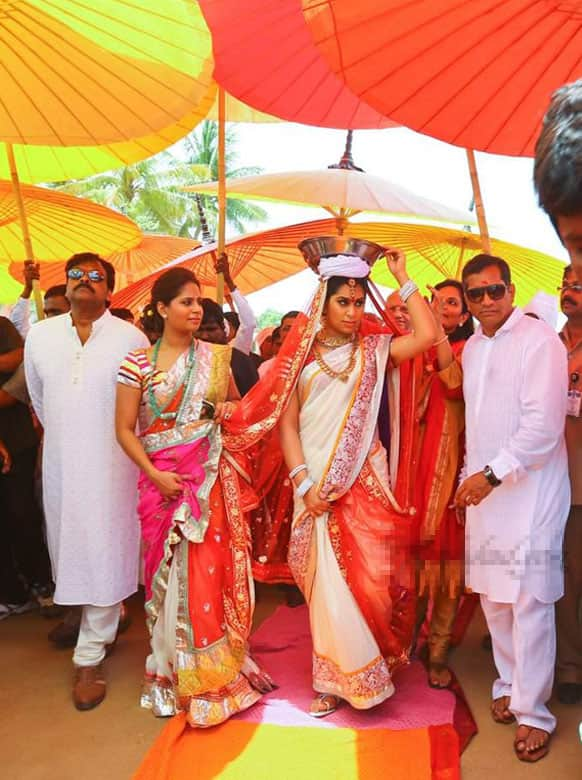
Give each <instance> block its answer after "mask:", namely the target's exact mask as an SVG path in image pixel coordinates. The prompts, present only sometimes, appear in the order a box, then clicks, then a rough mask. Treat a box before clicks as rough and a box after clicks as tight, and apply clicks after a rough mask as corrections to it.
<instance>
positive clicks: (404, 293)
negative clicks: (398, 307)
mask: <svg viewBox="0 0 582 780" xmlns="http://www.w3.org/2000/svg"><path fill="white" fill-rule="evenodd" d="M415 292H418V287H417V286H416V283H415V282H413V281H412V279H409V280H408V281H407V282H404V284H403V285H402V287H401V288H400V290H399V293H400V298H401V300H402V303H406V301H407V300H408V299H409V298H410V296H411V295H414V293H415Z"/></svg>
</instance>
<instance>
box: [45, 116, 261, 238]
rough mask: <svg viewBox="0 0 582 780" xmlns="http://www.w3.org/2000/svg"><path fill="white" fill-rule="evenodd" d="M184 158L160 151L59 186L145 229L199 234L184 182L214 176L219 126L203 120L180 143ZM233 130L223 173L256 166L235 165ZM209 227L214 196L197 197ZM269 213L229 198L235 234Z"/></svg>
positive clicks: (213, 226) (212, 224)
mask: <svg viewBox="0 0 582 780" xmlns="http://www.w3.org/2000/svg"><path fill="white" fill-rule="evenodd" d="M181 146H182V151H183V152H184V159H182V158H178V157H176V156H175V155H173V154H171V153H170V152H167V151H166V152H161V153H160V154H157V155H156V156H155V157H151V158H149V159H147V160H143V161H142V162H139V163H135V165H129V166H127V167H125V168H119V169H118V170H115V171H110V172H108V173H103V174H99V175H97V176H93V177H91V178H89V179H82V180H75V181H70V182H63V183H61V184H59V185H57V187H58V189H60V190H63V191H65V192H68V193H70V194H72V195H77V196H79V197H82V198H88V199H89V200H93V201H95V202H96V203H101V204H103V205H104V206H108V207H109V208H112V209H115V210H117V211H120V212H121V213H122V214H125V215H127V216H128V217H129V218H130V219H132V220H134V222H136V223H137V224H138V225H139V226H140V228H141V229H142V230H143V231H144V232H147V233H167V234H170V235H176V236H183V237H190V238H197V239H199V238H200V235H201V225H200V218H199V214H198V210H197V208H196V202H195V198H194V194H193V193H189V192H183V191H182V187H185V186H188V185H189V184H195V183H198V182H202V181H212V180H215V179H217V178H218V125H217V123H216V122H210V121H205V122H202V124H201V125H199V126H198V127H197V128H196V130H195V131H194V132H193V133H190V135H188V136H187V137H186V138H185V139H184V140H183V141H182V143H181ZM236 147H237V138H236V130H235V129H234V128H233V127H232V126H227V133H226V149H227V152H226V160H225V162H226V175H227V177H234V176H249V175H252V174H256V173H260V169H259V168H249V167H236V162H237V159H238V154H237V149H236ZM201 200H202V203H203V207H204V211H205V214H206V219H207V221H208V225H209V228H210V232H211V234H213V235H216V226H217V221H218V207H217V199H216V198H212V197H208V196H204V197H203V198H201ZM266 218H267V213H266V212H265V210H264V209H262V208H260V207H259V206H255V205H253V204H251V203H248V202H245V201H242V200H228V201H227V207H226V219H227V223H228V224H229V225H230V226H231V227H233V228H235V229H236V231H237V232H238V233H244V232H247V231H248V230H249V227H250V226H251V225H254V224H256V223H260V222H264V221H265V220H266Z"/></svg>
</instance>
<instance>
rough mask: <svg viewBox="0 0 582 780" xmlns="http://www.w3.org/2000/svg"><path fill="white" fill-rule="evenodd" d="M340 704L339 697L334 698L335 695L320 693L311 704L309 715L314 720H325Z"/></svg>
mask: <svg viewBox="0 0 582 780" xmlns="http://www.w3.org/2000/svg"><path fill="white" fill-rule="evenodd" d="M339 703H340V699H339V696H334V694H333V693H320V694H319V696H316V697H315V699H314V700H313V701H312V702H311V707H310V708H309V714H310V715H311V717H312V718H325V717H326V716H327V715H331V713H332V712H335V711H336V710H337V708H338V707H339Z"/></svg>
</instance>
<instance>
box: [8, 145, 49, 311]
mask: <svg viewBox="0 0 582 780" xmlns="http://www.w3.org/2000/svg"><path fill="white" fill-rule="evenodd" d="M6 153H7V155H8V165H9V166H10V178H11V179H12V189H13V190H14V197H15V198H16V206H17V208H18V216H19V218H20V228H21V230H22V238H23V241H24V251H25V252H26V258H27V262H30V263H33V262H34V252H33V251H32V241H31V240H30V231H29V229H28V220H27V219H26V209H25V208H24V201H23V200H22V191H21V189H20V180H19V178H18V170H17V168H16V160H15V159H14V149H13V148H12V144H9V143H7V144H6ZM32 295H33V298H34V305H35V307H36V316H37V317H38V319H39V320H42V319H44V309H43V306H42V296H41V294H40V285H39V283H38V279H34V280H33V282H32Z"/></svg>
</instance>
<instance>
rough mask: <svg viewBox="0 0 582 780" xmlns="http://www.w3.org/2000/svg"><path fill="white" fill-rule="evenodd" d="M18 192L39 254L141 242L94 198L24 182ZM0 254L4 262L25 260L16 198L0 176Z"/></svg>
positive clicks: (128, 222)
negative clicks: (84, 197)
mask: <svg viewBox="0 0 582 780" xmlns="http://www.w3.org/2000/svg"><path fill="white" fill-rule="evenodd" d="M21 195H22V201H23V203H24V207H25V209H26V212H27V215H28V226H29V230H30V235H31V238H32V240H33V241H34V244H35V246H36V247H37V248H38V253H39V255H40V256H41V257H43V258H47V259H51V260H52V259H56V258H59V259H60V258H63V259H64V258H67V257H69V256H70V255H72V254H74V253H75V252H84V251H91V252H99V253H100V254H109V253H111V252H113V251H118V250H125V249H130V248H131V247H133V246H135V244H137V243H139V241H140V238H141V230H140V229H139V228H138V226H137V225H136V224H135V223H133V222H132V221H131V220H130V219H128V218H127V217H125V216H124V215H123V214H119V213H118V212H117V211H112V210H111V209H108V208H106V207H105V206H101V205H99V204H98V203H93V202H92V201H90V200H84V199H83V198H76V197H75V196H73V195H66V194H65V193H64V192H59V191H57V190H49V189H45V188H44V187H33V186H31V185H29V184H26V185H21ZM0 258H2V262H3V263H4V264H7V263H8V262H11V261H14V262H18V263H22V262H23V261H24V260H26V259H27V254H26V251H25V248H24V244H23V240H22V225H21V223H20V214H19V210H18V202H17V198H16V197H15V194H14V192H13V189H12V185H11V183H10V182H8V181H0Z"/></svg>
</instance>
